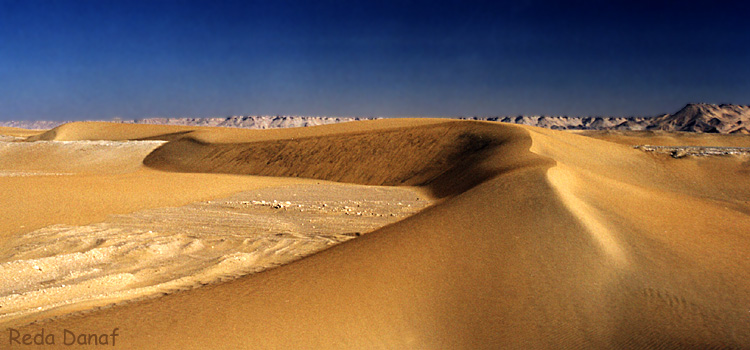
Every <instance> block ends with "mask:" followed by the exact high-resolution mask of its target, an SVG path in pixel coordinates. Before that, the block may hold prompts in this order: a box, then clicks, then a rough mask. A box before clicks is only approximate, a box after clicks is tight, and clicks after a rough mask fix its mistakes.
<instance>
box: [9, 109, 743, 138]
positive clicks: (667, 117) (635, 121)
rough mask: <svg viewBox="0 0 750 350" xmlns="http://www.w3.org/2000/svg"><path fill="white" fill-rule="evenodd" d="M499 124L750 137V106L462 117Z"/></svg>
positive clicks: (199, 121)
mask: <svg viewBox="0 0 750 350" xmlns="http://www.w3.org/2000/svg"><path fill="white" fill-rule="evenodd" d="M366 119H376V118H367V117H303V116H232V117H225V118H144V119H133V120H120V119H115V120H108V121H111V122H119V123H138V124H167V125H193V126H222V127H237V128H251V129H270V128H289V127H302V126H313V125H322V124H333V123H342V122H350V121H355V120H366ZM458 119H468V120H487V121H500V122H505V123H515V124H524V125H532V126H538V127H543V128H550V129H561V130H665V131H688V132H704V133H724V134H738V133H739V134H750V106H743V105H731V104H722V105H715V104H707V103H691V104H688V105H686V106H685V107H683V108H682V109H681V110H679V111H678V112H677V113H674V114H664V115H660V116H655V117H567V116H517V117H486V118H485V117H470V118H466V117H461V118H458ZM66 122H67V121H6V122H0V126H10V127H18V128H25V129H51V128H53V127H55V126H58V125H60V124H63V123H66Z"/></svg>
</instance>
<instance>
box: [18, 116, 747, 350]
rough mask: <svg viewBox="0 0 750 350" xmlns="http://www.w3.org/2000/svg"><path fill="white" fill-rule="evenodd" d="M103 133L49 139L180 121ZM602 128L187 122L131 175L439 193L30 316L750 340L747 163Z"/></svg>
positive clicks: (130, 135) (486, 343) (213, 326)
mask: <svg viewBox="0 0 750 350" xmlns="http://www.w3.org/2000/svg"><path fill="white" fill-rule="evenodd" d="M109 127H110V126H107V125H101V126H96V127H91V126H90V124H78V125H69V126H67V127H66V128H64V129H66V130H65V131H64V132H61V131H59V130H58V131H56V132H55V133H54V135H52V133H49V134H47V136H44V139H58V138H59V139H71V138H74V139H96V138H97V137H100V136H101V137H102V138H104V139H109V138H110V137H117V138H119V137H123V136H126V137H125V138H127V139H145V138H155V139H159V138H160V137H164V136H163V135H167V134H170V133H171V134H173V135H174V134H175V133H176V132H178V131H174V130H171V129H170V130H167V129H163V128H154V129H138V130H136V129H132V130H129V129H127V128H126V127H123V129H118V130H120V131H117V134H116V135H114V136H112V135H110V134H109V132H110V131H106V130H104V129H106V128H109ZM113 128H114V127H113ZM116 128H120V126H117V127H116ZM92 129H95V130H92ZM103 130H104V131H103ZM165 130H167V132H165ZM182 131H186V130H182ZM100 132H101V134H99V133H100ZM50 135H52V136H50ZM607 137H608V136H607ZM607 137H602V139H595V138H592V137H587V136H583V135H576V134H571V133H565V132H559V131H552V130H545V129H539V128H533V127H520V126H511V125H505V124H499V123H489V122H457V121H449V122H444V121H439V120H380V121H368V122H361V123H360V122H357V123H347V124H339V125H331V126H321V127H312V128H304V129H299V130H292V129H290V130H273V131H269V132H266V131H263V132H257V131H256V132H253V131H245V130H243V131H239V130H224V129H216V130H213V129H201V130H195V131H188V132H184V133H182V134H180V136H179V137H174V138H170V140H171V141H170V142H168V143H166V144H164V145H162V146H160V147H159V148H157V149H156V150H154V151H153V152H152V153H150V154H149V155H148V156H147V157H146V158H145V160H144V163H145V164H146V165H147V166H148V167H149V168H151V169H158V170H151V169H139V170H137V171H135V172H133V173H130V174H134V175H132V176H133V177H134V179H133V183H134V184H135V183H138V181H139V180H140V181H144V183H145V184H144V185H143V186H144V187H148V188H149V191H153V192H154V193H157V194H159V195H167V194H168V193H174V192H173V191H171V190H164V189H159V188H155V187H149V186H148V182H146V180H145V179H146V177H145V175H144V174H169V176H171V177H170V178H169V179H170V181H188V178H186V177H187V176H194V177H199V176H205V177H206V179H212V178H216V179H219V178H222V177H231V178H232V179H236V180H237V181H241V180H240V179H246V180H244V181H247V185H246V186H250V182H251V180H250V179H252V181H267V182H266V183H265V184H261V185H257V186H269V184H271V183H273V181H312V180H303V179H299V178H297V177H302V178H308V179H310V178H312V179H320V180H332V181H344V182H352V183H358V184H378V185H419V186H423V187H424V188H425V189H427V190H429V192H430V193H431V194H432V195H434V196H435V197H438V198H442V200H441V201H439V202H438V203H437V204H435V205H433V206H431V207H430V208H428V209H426V210H423V211H421V212H419V213H418V214H415V215H413V216H411V217H408V218H406V219H404V220H401V221H398V222H396V223H393V224H391V225H388V226H386V227H383V228H381V229H378V230H376V231H374V232H372V233H370V234H367V235H364V236H362V237H359V238H357V239H353V240H350V241H347V242H345V243H342V244H340V245H337V246H334V247H332V248H330V249H327V250H324V251H322V252H320V253H318V254H315V255H312V256H309V257H307V258H304V259H302V260H299V261H296V262H294V263H291V264H288V265H284V266H281V267H279V268H275V269H272V270H268V271H265V272H262V273H258V274H253V275H249V276H246V277H242V278H238V279H235V280H232V281H230V282H226V283H222V284H217V285H210V286H206V287H202V288H198V289H194V290H190V291H185V292H178V293H174V294H170V295H166V296H163V297H160V298H156V299H150V300H144V301H140V302H136V303H129V304H125V305H119V306H115V307H111V308H105V309H100V310H95V311H92V312H87V313H83V314H78V315H72V316H67V317H63V318H57V319H53V320H43V321H41V322H39V323H35V324H32V325H27V326H23V327H17V328H18V329H20V330H21V331H23V332H36V331H39V330H40V329H41V328H44V329H45V331H46V332H47V333H56V334H59V335H60V336H61V334H62V332H63V329H68V330H75V331H76V332H88V333H111V332H112V329H114V328H118V329H119V332H120V334H121V335H120V338H118V343H117V346H118V347H123V348H132V349H146V348H159V349H185V348H195V349H198V348H213V349H238V348H248V349H257V348H424V349H432V348H435V349H444V348H450V349H477V348H488V349H489V348H491V349H495V348H622V349H626V348H628V349H629V348H696V349H705V348H748V347H750V332H747V330H748V329H750V283H749V282H750V234H748V232H750V203H749V202H748V200H747V199H748V198H750V182H748V181H747V176H748V174H750V171H748V169H749V168H750V159H748V158H747V157H746V156H725V157H707V158H697V157H685V158H681V159H673V158H671V157H669V156H667V155H658V154H650V153H645V152H642V151H640V150H637V149H633V148H632V147H631V145H629V144H627V143H628V141H627V140H628V139H627V138H619V139H618V142H610V141H607V140H606V139H607ZM639 137H645V136H639ZM667 137H671V136H667ZM725 140H729V139H724V138H720V137H717V138H715V139H711V142H715V143H722V142H725ZM732 140H738V139H732ZM726 142H727V143H733V142H744V141H726ZM726 145H728V144H713V146H726ZM248 174H249V175H265V176H269V175H270V176H274V177H272V178H269V177H254V176H247V175H248ZM160 176H161V175H160ZM165 176H166V175H165ZM261 179H263V180H261ZM283 179H286V180H283ZM164 181H166V180H164ZM313 183H314V181H313ZM209 184H210V182H209V181H208V180H207V181H206V182H203V183H201V186H208V185H209ZM68 185H69V186H70V185H71V184H68ZM99 186H101V185H99ZM212 186H213V185H212ZM217 186H218V185H217ZM239 187H241V186H240V185H239V184H237V186H236V187H235V188H239ZM189 188H190V189H192V188H195V189H196V190H197V189H198V188H199V186H195V185H194V186H192V187H191V186H185V187H182V188H181V190H187V189H189ZM229 188H231V186H228V185H227V187H226V188H225V189H224V190H228V189H229ZM96 190H99V188H98V187H96V186H94V187H92V188H91V189H89V190H88V193H92V192H93V191H96ZM110 191H111V192H114V191H113V190H110ZM217 191H218V190H217ZM84 192H85V191H84ZM132 195H134V196H144V194H143V193H132ZM214 195H215V193H214ZM195 196H198V195H195ZM185 197H188V196H185ZM190 197H191V198H192V196H190ZM185 199H187V198H183V200H185ZM156 202H158V201H153V202H150V203H149V205H152V206H159V205H163V204H161V203H156ZM58 341H60V340H58ZM58 346H59V347H64V346H62V345H59V344H58Z"/></svg>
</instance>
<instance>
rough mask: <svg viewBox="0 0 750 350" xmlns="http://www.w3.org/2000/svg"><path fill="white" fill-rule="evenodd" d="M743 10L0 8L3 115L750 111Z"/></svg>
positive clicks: (356, 4)
mask: <svg viewBox="0 0 750 350" xmlns="http://www.w3.org/2000/svg"><path fill="white" fill-rule="evenodd" d="M748 13H750V5H748V2H745V1H727V2H722V1H712V2H705V3H703V4H696V3H691V2H682V3H676V2H669V3H667V2H662V3H659V2H649V3H648V4H647V3H645V2H644V3H641V2H633V1H622V2H618V1H614V2H582V1H576V2H569V1H566V2H556V1H517V2H512V3H510V2H502V1H421V0H420V1H340V0H339V1H336V0H321V1H292V0H280V1H160V0H154V1H124V0H109V1H96V0H77V1H75V0H68V1H61V0H47V1H43V0H0V120H71V119H79V120H80V119H109V118H112V117H122V118H146V117H159V116H161V117H209V116H219V117H220V116H229V115H329V116H475V115H477V116H497V115H521V114H525V115H539V114H545V115H614V116H627V115H656V114H660V113H671V112H675V111H677V110H679V109H680V108H681V107H682V106H683V105H685V104H686V103H690V102H708V103H734V104H750V79H748V77H750V29H749V28H750V26H748V25H747V20H746V18H745V17H746V16H747V14H748Z"/></svg>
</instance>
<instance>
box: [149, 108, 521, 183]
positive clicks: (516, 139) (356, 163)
mask: <svg viewBox="0 0 750 350" xmlns="http://www.w3.org/2000/svg"><path fill="white" fill-rule="evenodd" d="M493 127H494V128H498V129H502V131H503V133H497V132H495V133H492V132H489V131H488V130H490V129H488V125H486V124H485V125H483V124H482V123H456V122H447V123H442V124H437V125H430V126H423V127H406V128H397V129H392V130H385V131H381V132H378V133H372V132H368V133H342V134H335V135H326V136H319V137H305V138H291V139H282V140H273V141H259V142H249V143H206V142H201V141H200V140H198V139H195V138H183V139H181V140H177V141H174V142H170V143H167V144H165V145H163V146H162V147H160V148H158V149H156V150H155V151H154V152H152V153H151V154H149V155H148V156H147V157H146V158H145V159H144V161H143V163H144V164H145V165H147V166H149V167H152V168H155V169H159V170H165V171H179V172H197V173H227V174H247V175H263V176H292V177H304V178H313V179H321V180H330V181H338V182H350V183H358V184H365V185H386V186H398V185H408V186H426V187H427V188H429V189H430V191H432V193H433V194H434V195H435V196H436V197H441V198H442V197H447V196H451V195H455V194H458V193H461V192H464V191H466V190H467V189H469V188H471V187H473V186H475V185H477V184H479V183H481V182H483V181H485V180H487V179H489V178H490V177H492V176H494V175H497V174H498V173H500V172H502V171H505V170H508V169H511V168H513V167H517V166H518V164H514V162H515V161H516V160H517V159H515V158H517V157H515V156H514V155H516V154H519V153H524V152H528V151H527V150H528V148H529V146H530V139H529V138H528V137H523V136H524V134H525V131H523V130H521V129H516V128H512V127H506V126H501V125H493ZM499 153H501V154H506V157H504V159H498V157H496V156H494V155H496V154H499Z"/></svg>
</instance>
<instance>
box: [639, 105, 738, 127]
mask: <svg viewBox="0 0 750 350" xmlns="http://www.w3.org/2000/svg"><path fill="white" fill-rule="evenodd" d="M648 129H653V130H666V131H692V132H709V133H722V134H736V133H741V134H748V133H750V106H740V105H730V104H722V105H715V104H706V103H695V104H689V105H687V106H685V107H684V108H683V109H681V110H680V111H679V112H677V113H675V114H671V115H665V116H661V117H657V118H654V120H653V121H652V123H651V125H649V127H648Z"/></svg>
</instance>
